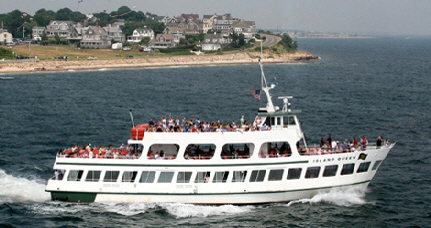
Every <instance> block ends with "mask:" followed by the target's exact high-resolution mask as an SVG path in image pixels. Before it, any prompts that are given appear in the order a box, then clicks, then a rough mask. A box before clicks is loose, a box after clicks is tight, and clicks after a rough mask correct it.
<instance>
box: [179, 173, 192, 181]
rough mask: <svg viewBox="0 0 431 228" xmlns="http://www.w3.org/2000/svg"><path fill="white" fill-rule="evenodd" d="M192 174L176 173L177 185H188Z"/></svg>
mask: <svg viewBox="0 0 431 228" xmlns="http://www.w3.org/2000/svg"><path fill="white" fill-rule="evenodd" d="M191 177H192V172H178V175H177V183H189V182H190V178H191Z"/></svg>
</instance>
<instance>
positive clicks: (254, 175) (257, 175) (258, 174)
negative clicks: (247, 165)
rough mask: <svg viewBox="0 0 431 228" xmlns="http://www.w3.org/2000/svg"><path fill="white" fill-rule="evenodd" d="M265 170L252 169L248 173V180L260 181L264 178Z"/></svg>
mask: <svg viewBox="0 0 431 228" xmlns="http://www.w3.org/2000/svg"><path fill="white" fill-rule="evenodd" d="M265 174H266V170H253V171H252V172H251V175H250V182H262V181H263V180H264V179H265Z"/></svg>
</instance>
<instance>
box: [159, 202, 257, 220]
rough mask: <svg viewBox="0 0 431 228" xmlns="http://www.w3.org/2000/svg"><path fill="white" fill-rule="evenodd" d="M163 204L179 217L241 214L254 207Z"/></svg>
mask: <svg viewBox="0 0 431 228" xmlns="http://www.w3.org/2000/svg"><path fill="white" fill-rule="evenodd" d="M161 206H162V207H164V208H165V209H166V210H167V211H168V212H169V214H172V215H174V216H175V217H177V218H187V217H208V216H214V215H233V214H241V213H247V212H250V211H251V210H252V209H253V208H254V207H253V206H233V205H222V206H203V205H193V204H182V203H167V204H164V205H161Z"/></svg>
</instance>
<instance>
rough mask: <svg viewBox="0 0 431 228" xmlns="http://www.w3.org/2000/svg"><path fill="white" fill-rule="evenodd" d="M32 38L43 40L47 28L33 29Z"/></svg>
mask: <svg viewBox="0 0 431 228" xmlns="http://www.w3.org/2000/svg"><path fill="white" fill-rule="evenodd" d="M31 31H32V36H33V39H34V40H42V38H41V37H42V35H43V34H45V31H46V27H43V26H34V27H33V28H32V29H31Z"/></svg>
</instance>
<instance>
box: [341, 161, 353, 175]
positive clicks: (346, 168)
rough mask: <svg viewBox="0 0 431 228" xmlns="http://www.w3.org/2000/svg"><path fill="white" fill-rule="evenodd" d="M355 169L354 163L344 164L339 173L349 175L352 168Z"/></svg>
mask: <svg viewBox="0 0 431 228" xmlns="http://www.w3.org/2000/svg"><path fill="white" fill-rule="evenodd" d="M354 169H355V164H354V163H350V164H344V165H343V169H342V170H341V175H349V174H352V173H353V170H354Z"/></svg>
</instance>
